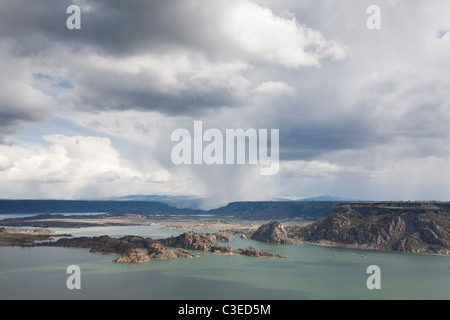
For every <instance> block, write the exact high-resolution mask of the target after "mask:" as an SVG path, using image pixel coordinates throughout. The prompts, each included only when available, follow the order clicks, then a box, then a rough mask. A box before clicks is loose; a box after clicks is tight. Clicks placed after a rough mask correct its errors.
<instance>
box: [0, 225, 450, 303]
mask: <svg viewBox="0 0 450 320" xmlns="http://www.w3.org/2000/svg"><path fill="white" fill-rule="evenodd" d="M156 227H157V226H152V227H105V228H82V229H57V230H56V231H58V232H64V233H71V234H73V235H74V236H83V235H102V234H109V235H111V236H123V235H127V234H135V235H140V236H146V237H152V238H155V239H157V238H162V237H169V236H170V235H177V234H179V233H182V231H170V230H158V229H157V228H156ZM227 245H231V246H233V247H235V248H245V247H249V246H252V247H255V248H259V249H265V250H269V251H272V252H275V253H279V254H282V255H286V256H289V257H290V259H263V258H252V257H244V256H217V255H213V254H210V253H205V252H198V253H199V254H200V257H199V258H194V259H175V260H169V261H158V260H152V261H149V262H147V263H143V264H116V263H113V262H112V260H113V259H115V258H116V257H117V255H101V254H96V253H90V252H89V251H88V250H85V249H64V248H44V247H42V248H19V247H14V248H11V247H3V248H0V299H153V300H154V299H175V300H186V299H255V300H260V299H274V300H275V299H296V300H297V299H408V300H410V299H445V300H447V299H450V258H449V257H439V256H423V255H414V254H402V253H391V252H377V251H369V250H352V249H336V248H327V247H320V246H314V245H310V244H303V245H274V244H266V243H260V242H256V241H252V240H248V239H237V240H236V241H235V242H232V243H229V244H227ZM333 255H335V256H333ZM362 255H364V256H365V257H364V258H363V257H361V256H362ZM336 256H337V257H336ZM69 265H78V266H79V267H80V268H81V289H80V290H69V289H67V287H66V280H67V278H68V277H69V275H68V274H67V273H66V269H67V267H68V266H69ZM370 265H378V266H379V267H380V269H381V278H380V279H381V289H380V290H369V289H368V288H367V286H366V280H367V278H368V277H369V276H370V275H369V274H366V270H367V267H368V266H370Z"/></svg>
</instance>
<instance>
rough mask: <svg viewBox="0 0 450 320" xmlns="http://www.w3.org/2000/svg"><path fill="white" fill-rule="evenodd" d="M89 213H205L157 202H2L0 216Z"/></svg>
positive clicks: (0, 201)
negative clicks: (13, 214)
mask: <svg viewBox="0 0 450 320" xmlns="http://www.w3.org/2000/svg"><path fill="white" fill-rule="evenodd" d="M89 212H101V213H110V214H123V213H135V214H144V215H147V214H175V215H176V214H181V215H187V214H198V213H204V211H199V210H192V209H178V208H175V207H171V206H169V205H167V204H164V203H161V202H157V201H131V200H130V201H97V200H95V201H89V200H0V214H12V213H89Z"/></svg>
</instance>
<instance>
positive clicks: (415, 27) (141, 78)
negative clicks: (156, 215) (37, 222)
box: [0, 0, 450, 202]
mask: <svg viewBox="0 0 450 320" xmlns="http://www.w3.org/2000/svg"><path fill="white" fill-rule="evenodd" d="M73 3H75V4H78V5H79V6H80V7H81V10H82V21H81V26H82V28H81V30H68V29H67V28H66V19H67V17H68V15H67V13H66V8H67V7H68V6H69V5H71V4H73ZM370 4H372V3H371V2H370V1H368V0H367V1H366V0H364V1H357V2H355V1H353V0H342V1H339V2H337V1H333V0H325V1H320V2H318V1H309V0H308V1H292V0H282V1H267V0H223V1H207V0H185V1H178V0H165V1H159V0H153V1H120V0H96V1H87V0H76V1H70V0H63V1H57V2H56V3H55V1H52V0H42V1H38V2H37V1H28V0H3V1H2V2H1V3H0V39H1V40H0V67H1V70H2V71H3V72H2V73H1V74H0V150H1V152H0V179H1V181H2V182H5V183H2V185H6V184H8V186H9V189H10V190H11V192H12V191H13V190H14V192H13V193H14V194H15V195H20V194H23V195H27V194H31V195H33V194H36V195H39V196H45V195H54V194H55V193H58V192H59V193H60V195H61V196H64V197H74V196H79V195H96V194H104V193H107V191H106V190H107V189H108V187H110V186H114V190H116V191H117V193H121V194H123V195H125V194H130V193H134V192H136V193H140V194H142V193H151V192H153V190H156V191H158V192H157V193H163V192H169V193H190V194H198V193H203V194H206V195H208V196H209V197H211V198H215V199H217V201H220V202H225V201H227V199H228V200H233V199H243V198H245V199H267V198H270V197H271V196H273V195H280V196H283V195H289V196H296V195H297V196H298V197H301V196H314V195H317V194H324V193H327V194H336V195H341V196H345V197H351V198H359V197H360V198H370V197H369V196H368V195H370V194H372V195H377V198H383V197H385V198H388V196H389V195H391V194H393V195H396V196H397V198H401V197H417V196H418V195H420V192H421V191H423V192H424V189H425V187H421V185H420V183H418V181H420V180H421V179H422V178H426V177H427V175H428V177H432V179H433V181H434V182H435V185H436V186H438V187H436V188H435V189H439V190H441V189H442V190H445V187H446V186H447V182H446V181H447V180H446V179H447V178H446V177H445V175H439V174H437V173H436V172H437V171H439V170H438V169H437V168H438V167H440V168H441V169H442V170H443V171H445V163H446V160H447V159H448V156H449V152H448V151H449V148H448V143H447V141H448V139H449V138H450V137H449V135H450V132H449V129H448V125H447V123H448V120H449V117H450V114H449V111H448V110H450V109H449V107H450V101H449V96H450V91H449V88H450V85H449V84H450V76H449V74H450V73H449V72H447V71H448V70H450V60H449V59H448V56H449V55H450V45H449V44H450V42H449V41H450V37H448V32H447V31H448V30H450V22H449V21H450V20H449V19H448V14H447V12H449V10H450V4H449V2H448V1H446V0H431V1H428V2H427V3H422V2H420V1H418V0H412V1H408V2H402V1H386V2H385V3H384V4H382V5H380V7H381V14H382V24H381V30H368V29H367V27H366V19H367V17H368V16H367V12H366V9H367V7H368V6H369V5H370ZM60 119H63V120H64V121H65V123H66V124H70V126H69V128H61V127H60V126H59V127H58V121H59V120H60ZM195 120H202V121H203V124H204V126H205V128H217V129H219V130H225V129H228V128H230V129H236V128H243V129H248V128H255V129H279V130H280V160H281V164H280V172H279V174H278V175H276V176H273V177H261V176H259V174H258V170H257V169H255V168H254V167H251V166H242V167H231V168H230V167H227V168H222V167H206V166H175V165H173V163H171V161H170V151H171V147H172V146H173V145H172V144H171V141H170V134H171V132H172V131H173V130H175V129H177V128H186V129H188V130H191V129H192V125H193V122H194V121H195ZM32 123H35V124H39V123H41V125H36V126H27V125H28V124H32ZM78 131H79V132H78ZM21 134H22V135H21ZM30 137H32V138H30ZM27 139H28V140H31V141H32V142H33V143H30V141H26V140H27ZM24 140H25V141H24ZM8 141H9V142H11V143H10V145H8V144H7V142H8ZM77 141H78V143H77ZM394 164H395V165H394ZM416 166H417V167H420V170H416V171H414V168H415V167H416ZM424 168H427V169H424ZM433 168H434V169H433ZM393 177H395V178H393ZM395 179H397V180H396V181H394V180H395ZM409 179H412V180H414V181H415V182H414V184H412V183H411V184H410V183H409V181H410V180H409ZM243 180H245V181H243ZM52 184H58V185H59V186H62V187H61V188H56V189H55V188H53V189H52V188H51V187H49V186H50V185H52ZM402 184H408V190H407V191H406V189H405V191H404V192H400V190H402V189H401V185H402ZM155 185H157V187H155ZM256 186H257V187H256ZM447 187H448V186H447ZM4 188H6V187H4ZM427 188H428V189H430V188H431V187H430V186H429V185H428V187H427ZM428 189H427V190H428ZM431 189H432V188H431ZM54 190H57V191H58V192H56V191H54ZM109 190H111V189H110V188H109ZM6 191H8V190H6ZM425 191H426V190H425ZM435 193H436V194H441V193H439V192H438V191H435ZM429 194H431V192H430V193H429ZM58 195H59V194H58Z"/></svg>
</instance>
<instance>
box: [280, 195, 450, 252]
mask: <svg viewBox="0 0 450 320" xmlns="http://www.w3.org/2000/svg"><path fill="white" fill-rule="evenodd" d="M286 229H287V230H286V232H287V235H288V236H289V237H290V238H294V239H299V240H303V241H306V242H312V243H317V244H322V245H330V246H338V247H349V248H363V249H375V250H387V251H402V252H410V253H422V254H440V255H449V254H450V214H449V212H447V208H445V207H442V206H439V205H437V204H435V203H414V202H404V203H402V202H392V203H391V202H374V203H371V202H370V203H367V202H355V203H341V204H339V205H338V206H337V207H336V208H335V209H334V210H333V212H332V213H331V214H330V215H329V216H328V217H326V218H323V219H321V220H318V221H316V222H314V223H312V224H309V225H308V226H303V227H300V226H296V227H287V228H286Z"/></svg>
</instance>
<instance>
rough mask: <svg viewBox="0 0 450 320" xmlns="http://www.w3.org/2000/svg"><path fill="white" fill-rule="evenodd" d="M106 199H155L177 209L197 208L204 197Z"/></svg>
mask: <svg viewBox="0 0 450 320" xmlns="http://www.w3.org/2000/svg"><path fill="white" fill-rule="evenodd" d="M108 200H113V201H114V200H116V201H121V200H123V201H130V200H133V201H157V202H161V203H165V204H167V205H169V206H171V207H175V208H178V209H194V210H199V209H200V208H201V206H202V204H203V201H204V200H205V199H204V198H199V197H196V196H170V195H128V196H123V197H118V198H111V199H108Z"/></svg>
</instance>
